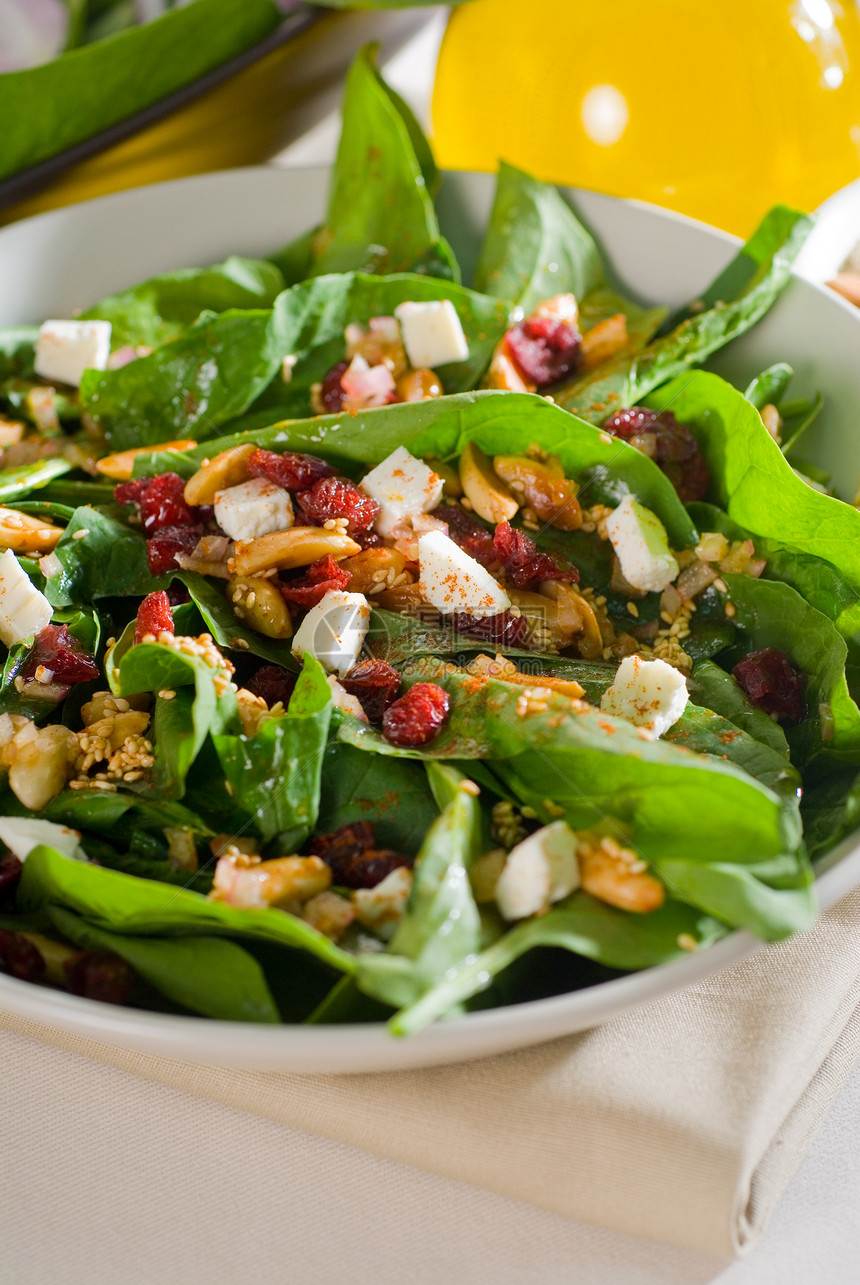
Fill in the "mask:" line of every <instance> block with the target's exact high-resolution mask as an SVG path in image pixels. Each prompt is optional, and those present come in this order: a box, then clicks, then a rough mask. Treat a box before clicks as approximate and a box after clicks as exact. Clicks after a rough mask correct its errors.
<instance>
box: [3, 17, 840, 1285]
mask: <svg viewBox="0 0 860 1285" xmlns="http://www.w3.org/2000/svg"><path fill="white" fill-rule="evenodd" d="M440 31H441V26H440V24H439V22H438V21H437V22H436V23H435V25H434V26H433V27H431V28H430V29H429V30H428V31H427V32H425V33H424V34H423V35H422V36H421V37H419V38H418V39H417V40H415V41H413V42H412V44H411V45H410V46H408V47H407V48H406V49H405V50H404V51H403V52H402V53H401V54H400V55H399V56H398V57H397V58H396V59H395V60H394V62H393V63H392V64H391V65H390V66H389V68H388V71H387V74H388V76H389V78H390V79H391V80H392V82H393V83H394V84H395V86H396V87H397V88H398V89H399V90H400V92H401V93H403V94H404V96H406V97H407V98H408V99H409V100H410V101H411V102H412V103H413V105H414V106H416V108H417V109H418V110H419V112H420V113H421V114H422V115H425V113H426V105H427V99H428V90H429V84H430V77H431V73H432V66H433V60H434V57H435V50H436V47H437V44H438V39H439V34H440ZM336 136H337V126H336V123H335V122H334V121H328V122H324V123H323V124H322V125H320V126H318V127H317V128H316V129H314V130H313V131H312V133H311V134H309V135H307V136H306V137H305V138H304V139H302V140H301V141H300V142H299V143H298V144H296V145H295V146H294V147H293V148H291V149H290V151H289V153H287V154H285V155H284V156H283V157H281V158H279V159H280V161H281V163H285V164H291V163H292V164H307V163H311V162H316V161H324V160H327V159H329V158H330V156H331V154H332V150H333V146H334V143H335V140H336ZM0 1058H2V1067H3V1073H2V1078H0V1137H2V1139H3V1142H2V1158H3V1169H4V1179H5V1181H4V1184H3V1185H4V1197H3V1199H2V1201H0V1285H56V1283H57V1282H62V1285H114V1283H116V1285H153V1282H158V1285H173V1282H176V1283H177V1285H179V1282H182V1283H183V1285H196V1283H197V1282H200V1285H222V1282H223V1285H236V1283H238V1282H241V1283H243V1285H244V1282H253V1285H269V1283H270V1282H271V1285H282V1283H283V1282H288V1283H290V1285H292V1283H293V1282H296V1283H298V1282H302V1283H304V1282H311V1281H312V1282H314V1283H315V1285H334V1283H335V1282H338V1283H340V1282H341V1281H344V1280H348V1281H349V1282H351V1285H364V1283H365V1282H367V1285H401V1283H402V1282H404V1281H407V1280H408V1281H410V1282H412V1283H414V1285H437V1283H438V1282H442V1281H448V1280H451V1281H456V1282H457V1285H484V1283H485V1282H486V1283H490V1282H492V1285H561V1283H564V1282H576V1283H577V1285H705V1283H706V1282H713V1283H714V1285H806V1283H807V1282H813V1281H815V1282H822V1283H824V1285H856V1283H857V1282H858V1280H860V1151H858V1148H857V1146H856V1143H855V1138H856V1133H857V1126H858V1122H860V1068H858V1070H857V1071H856V1072H855V1074H854V1076H853V1078H852V1080H851V1082H850V1083H849V1085H848V1086H847V1088H846V1090H845V1091H844V1092H843V1094H842V1096H841V1097H840V1098H839V1099H838V1101H837V1102H836V1104H835V1106H834V1108H833V1110H832V1112H831V1114H830V1116H829V1117H828V1119H827V1121H826V1122H825V1125H824V1127H823V1129H822V1130H821V1133H820V1134H819V1136H818V1137H817V1139H816V1141H815V1143H814V1144H813V1146H812V1148H811V1149H810V1151H809V1153H808V1155H807V1157H806V1159H805V1161H804V1163H803V1165H802V1166H801V1168H800V1170H799V1172H798V1173H797V1175H796V1177H795V1178H794V1180H793V1181H792V1183H791V1185H790V1186H789V1188H788V1190H787V1192H786V1194H785V1196H784V1198H783V1200H782V1202H781V1204H780V1206H779V1208H778V1209H777V1212H776V1214H775V1215H774V1218H773V1220H772V1222H771V1225H770V1227H769V1229H768V1232H767V1234H766V1235H765V1237H764V1240H763V1241H762V1243H761V1244H760V1246H759V1248H758V1249H757V1250H756V1251H755V1253H754V1254H753V1255H752V1256H751V1257H750V1258H749V1259H747V1260H746V1261H744V1262H741V1263H735V1264H732V1265H731V1266H726V1265H725V1264H724V1263H722V1262H720V1261H719V1260H718V1259H714V1258H709V1257H705V1256H703V1255H700V1254H696V1253H694V1252H692V1251H687V1250H680V1249H676V1248H672V1247H667V1246H663V1245H659V1244H656V1243H652V1242H648V1241H644V1240H635V1239H633V1238H631V1237H626V1236H621V1235H617V1234H614V1233H611V1232H607V1231H604V1230H602V1229H599V1228H595V1227H588V1226H584V1225H581V1224H577V1223H572V1222H569V1221H567V1220H565V1219H563V1218H560V1217H558V1216H556V1215H553V1214H549V1213H545V1212H542V1211H540V1210H537V1209H535V1208H533V1207H531V1206H528V1205H524V1204H519V1203H517V1202H514V1201H510V1200H506V1199H504V1198H502V1197H500V1196H495V1195H491V1194H489V1193H487V1192H483V1191H479V1190H477V1189H475V1188H472V1187H468V1186H465V1185H461V1184H458V1183H456V1182H452V1181H449V1180H445V1179H442V1178H437V1177H434V1176H433V1175H431V1174H427V1173H423V1172H420V1171H418V1170H415V1169H411V1168H407V1167H405V1166H402V1165H398V1164H395V1163H393V1162H390V1161H386V1160H382V1159H378V1158H376V1157H373V1156H369V1155H366V1154H364V1153H362V1152H359V1151H355V1150H353V1149H352V1148H349V1147H347V1146H343V1145H340V1144H338V1143H334V1142H329V1141H323V1140H320V1139H316V1138H312V1137H310V1136H309V1135H307V1134H303V1133H301V1132H299V1131H297V1130H292V1129H288V1128H285V1127H283V1126H281V1125H276V1124H273V1123H270V1122H268V1121H265V1120H261V1119H257V1118H255V1117H253V1116H249V1115H245V1114H243V1113H242V1112H239V1111H236V1110H232V1109H230V1108H227V1107H222V1106H219V1105H217V1104H215V1103H212V1102H208V1101H202V1100H199V1099H196V1098H191V1097H188V1096H186V1095H185V1094H183V1093H182V1092H180V1091H179V1090H175V1089H170V1088H167V1087H164V1086H163V1085H159V1084H156V1083H151V1082H147V1081H143V1080H139V1079H137V1078H136V1077H134V1076H131V1075H128V1074H126V1073H124V1072H121V1071H117V1070H114V1069H113V1068H111V1067H107V1066H102V1065H98V1064H95V1063H91V1062H89V1061H88V1060H86V1059H83V1058H81V1057H79V1056H77V1055H75V1054H72V1053H67V1052H64V1051H61V1050H59V1049H55V1048H51V1047H47V1046H44V1045H41V1044H37V1043H34V1042H32V1041H30V1040H27V1039H25V1038H23V1037H22V1036H18V1035H13V1034H11V1033H8V1032H0Z"/></svg>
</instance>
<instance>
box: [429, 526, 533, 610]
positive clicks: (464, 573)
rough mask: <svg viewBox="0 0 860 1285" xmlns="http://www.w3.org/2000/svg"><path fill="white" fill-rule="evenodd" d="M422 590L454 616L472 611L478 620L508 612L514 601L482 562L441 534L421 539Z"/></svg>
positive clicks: (434, 603) (433, 603)
mask: <svg viewBox="0 0 860 1285" xmlns="http://www.w3.org/2000/svg"><path fill="white" fill-rule="evenodd" d="M418 563H419V567H420V579H419V582H418V584H419V589H420V590H421V593H422V595H423V597H424V599H425V601H426V602H429V603H430V605H431V606H433V607H435V608H436V610H437V611H441V612H442V613H443V614H444V615H450V614H451V613H452V612H455V611H463V612H468V613H469V614H470V615H472V616H475V617H477V618H478V619H480V618H482V617H483V616H497V615H498V614H499V612H500V611H507V609H508V607H510V605H511V600H510V598H509V597H508V595H507V594H506V593H505V591H504V589H503V588H502V586H501V585H500V584H499V583H498V581H497V580H494V579H493V577H492V576H491V575H490V573H489V571H487V569H486V567H482V566H481V564H480V562H477V561H476V560H475V559H474V558H470V557H469V555H468V553H465V552H464V551H463V550H462V549H461V548H460V546H459V545H458V544H455V543H454V541H453V540H452V539H450V537H449V536H447V535H443V533H442V532H441V531H428V532H427V534H426V535H422V536H421V537H420V538H419V540H418Z"/></svg>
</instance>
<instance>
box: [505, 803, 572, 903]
mask: <svg viewBox="0 0 860 1285" xmlns="http://www.w3.org/2000/svg"><path fill="white" fill-rule="evenodd" d="M578 887H579V865H578V863H577V860H576V835H575V834H574V832H573V830H571V828H570V826H569V825H568V824H567V822H566V821H553V822H552V824H551V825H545V826H543V828H542V829H540V830H536V831H535V832H534V834H530V835H529V836H528V838H527V839H523V841H522V842H521V843H518V844H517V845H516V847H515V848H511V850H510V852H509V853H508V857H507V860H506V862H505V866H504V869H503V870H502V873H501V874H500V875H499V880H498V883H497V884H496V893H495V895H496V904H497V905H498V907H499V910H500V911H501V912H502V915H503V916H504V917H505V919H525V917H526V916H527V915H536V914H537V913H538V911H541V910H545V909H546V907H547V906H549V905H550V904H551V903H552V902H554V901H561V900H562V898H563V897H567V896H568V895H569V894H570V893H571V892H573V891H574V890H575V889H576V888H578Z"/></svg>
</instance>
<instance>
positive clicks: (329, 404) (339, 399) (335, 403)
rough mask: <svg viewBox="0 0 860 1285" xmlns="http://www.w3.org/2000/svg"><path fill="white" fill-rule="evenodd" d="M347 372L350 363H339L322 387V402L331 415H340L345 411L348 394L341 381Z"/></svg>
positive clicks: (327, 376) (333, 367)
mask: <svg viewBox="0 0 860 1285" xmlns="http://www.w3.org/2000/svg"><path fill="white" fill-rule="evenodd" d="M347 370H349V362H348V361H339V362H338V363H337V365H336V366H332V368H331V370H330V371H329V372H328V374H327V375H326V377H325V379H324V380H323V381H322V384H321V385H320V401H321V402H322V404H323V406H324V407H325V409H326V411H327V413H328V414H329V415H339V414H340V412H341V411H342V410H343V403H344V398H345V397H346V393H345V392H344V388H343V384H342V383H341V380H342V379H343V375H344V372H345V371H347Z"/></svg>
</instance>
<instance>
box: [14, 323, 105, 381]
mask: <svg viewBox="0 0 860 1285" xmlns="http://www.w3.org/2000/svg"><path fill="white" fill-rule="evenodd" d="M110 332H111V324H110V322H109V321H46V322H44V323H43V324H42V325H41V326H40V327H39V337H38V339H37V340H36V359H35V362H34V363H33V364H34V368H35V371H36V374H37V375H41V377H42V379H50V380H56V382H57V383H60V384H73V385H74V386H75V387H77V385H78V384H79V383H80V382H81V377H82V375H83V373H84V371H85V370H90V369H92V370H104V369H105V367H106V366H107V364H108V358H109V357H110Z"/></svg>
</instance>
